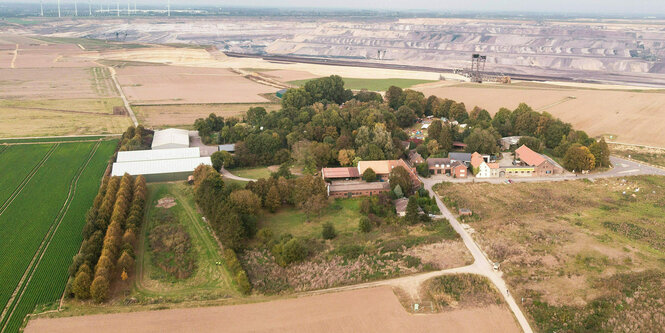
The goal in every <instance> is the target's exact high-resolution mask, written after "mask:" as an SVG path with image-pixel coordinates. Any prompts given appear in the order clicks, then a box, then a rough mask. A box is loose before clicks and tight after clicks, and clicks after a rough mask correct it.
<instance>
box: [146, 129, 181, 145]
mask: <svg viewBox="0 0 665 333" xmlns="http://www.w3.org/2000/svg"><path fill="white" fill-rule="evenodd" d="M172 148H189V131H187V130H184V129H179V128H168V129H165V130H161V131H155V134H154V136H153V137H152V149H172Z"/></svg>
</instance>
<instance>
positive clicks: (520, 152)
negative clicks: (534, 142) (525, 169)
mask: <svg viewBox="0 0 665 333" xmlns="http://www.w3.org/2000/svg"><path fill="white" fill-rule="evenodd" d="M515 160H519V163H518V165H525V166H531V167H534V172H533V175H534V176H551V175H556V174H562V173H563V168H562V167H561V166H560V165H559V164H558V163H557V162H555V161H554V160H552V159H551V158H549V157H548V156H545V155H542V154H538V153H536V152H535V151H533V150H531V149H529V147H527V146H525V145H522V146H521V147H519V148H517V149H515Z"/></svg>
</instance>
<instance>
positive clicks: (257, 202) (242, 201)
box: [229, 190, 261, 216]
mask: <svg viewBox="0 0 665 333" xmlns="http://www.w3.org/2000/svg"><path fill="white" fill-rule="evenodd" d="M229 203H230V204H231V207H232V208H233V210H234V211H236V212H237V213H238V214H240V215H245V216H247V215H256V214H258V213H259V212H260V211H261V199H259V197H258V196H257V195H256V194H254V192H252V191H250V190H235V191H233V192H231V195H229Z"/></svg>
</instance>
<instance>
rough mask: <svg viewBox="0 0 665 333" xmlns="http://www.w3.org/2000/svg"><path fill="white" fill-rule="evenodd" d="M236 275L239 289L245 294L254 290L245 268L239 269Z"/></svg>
mask: <svg viewBox="0 0 665 333" xmlns="http://www.w3.org/2000/svg"><path fill="white" fill-rule="evenodd" d="M235 277H236V282H237V283H238V290H240V292H241V293H243V294H244V295H247V294H249V293H250V292H251V291H252V284H251V283H249V278H247V273H246V272H245V271H244V270H239V271H238V273H237V274H236V275H235Z"/></svg>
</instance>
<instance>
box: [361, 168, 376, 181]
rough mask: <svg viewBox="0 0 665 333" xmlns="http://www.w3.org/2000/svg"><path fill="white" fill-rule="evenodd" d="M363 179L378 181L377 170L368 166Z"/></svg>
mask: <svg viewBox="0 0 665 333" xmlns="http://www.w3.org/2000/svg"><path fill="white" fill-rule="evenodd" d="M363 179H364V180H365V181H366V182H373V181H376V172H374V170H372V168H367V170H365V172H363Z"/></svg>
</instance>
